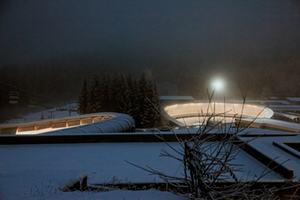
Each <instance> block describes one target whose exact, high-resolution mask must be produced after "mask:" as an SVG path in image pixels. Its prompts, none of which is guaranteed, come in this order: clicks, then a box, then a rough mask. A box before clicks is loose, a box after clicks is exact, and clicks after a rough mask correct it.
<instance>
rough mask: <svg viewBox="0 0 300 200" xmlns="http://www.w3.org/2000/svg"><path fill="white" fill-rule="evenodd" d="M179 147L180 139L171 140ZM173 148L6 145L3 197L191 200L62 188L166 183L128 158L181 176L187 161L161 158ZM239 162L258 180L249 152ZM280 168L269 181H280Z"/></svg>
mask: <svg viewBox="0 0 300 200" xmlns="http://www.w3.org/2000/svg"><path fill="white" fill-rule="evenodd" d="M170 144H171V145H172V146H173V147H175V148H176V149H178V148H180V145H179V144H178V143H170ZM162 148H164V149H166V150H168V151H169V152H171V153H172V150H170V148H169V147H168V146H167V145H166V144H165V143H92V144H37V145H1V146H0V159H1V164H0V196H1V197H2V199H175V200H176V199H185V198H184V197H182V196H178V195H174V194H172V193H166V192H161V191H156V190H150V191H122V190H116V191H111V192H98V193H95V192H62V191H61V190H59V188H63V187H65V186H66V185H67V184H68V183H69V182H70V180H74V179H75V180H76V179H77V178H78V177H79V176H80V175H81V174H87V175H88V184H93V183H109V182H110V181H112V180H117V181H122V182H125V183H126V182H133V183H139V182H141V183H143V182H161V180H160V178H159V177H157V176H153V175H149V173H148V172H145V171H143V170H141V169H139V168H136V167H134V166H132V165H130V164H128V163H127V162H126V160H127V161H129V162H132V163H134V164H136V165H139V166H142V167H146V166H150V167H152V168H153V169H155V170H157V171H160V172H164V173H166V174H169V175H174V176H180V174H181V173H182V171H183V168H182V166H181V164H180V163H179V162H178V161H176V160H174V159H171V158H166V157H160V156H159V154H160V152H161V149H162ZM236 162H237V163H238V164H241V163H242V164H244V172H241V173H239V174H237V175H238V177H241V176H244V177H245V179H252V178H253V176H254V175H255V174H257V175H260V173H261V172H262V171H263V170H264V168H265V167H264V166H263V165H262V164H261V163H259V162H258V161H257V160H255V159H254V158H252V157H251V156H249V155H248V154H246V153H243V152H242V153H241V154H239V156H238V158H237V161H236ZM278 179H281V177H280V176H279V175H277V174H275V173H270V174H268V175H267V176H266V177H265V179H264V181H271V180H278Z"/></svg>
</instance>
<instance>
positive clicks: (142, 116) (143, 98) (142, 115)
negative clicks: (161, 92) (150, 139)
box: [138, 73, 151, 128]
mask: <svg viewBox="0 0 300 200" xmlns="http://www.w3.org/2000/svg"><path fill="white" fill-rule="evenodd" d="M138 88H139V105H140V109H139V113H138V120H139V126H140V127H143V128H146V127H147V126H148V124H149V123H150V121H149V117H148V115H149V110H150V109H151V108H150V103H149V101H148V100H147V97H148V96H149V94H148V92H149V86H148V82H147V79H146V74H145V73H143V74H142V76H141V78H140V80H139V82H138Z"/></svg>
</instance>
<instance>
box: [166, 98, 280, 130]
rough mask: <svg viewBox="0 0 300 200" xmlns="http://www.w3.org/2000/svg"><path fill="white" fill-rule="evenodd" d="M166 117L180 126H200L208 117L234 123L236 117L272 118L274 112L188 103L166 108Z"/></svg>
mask: <svg viewBox="0 0 300 200" xmlns="http://www.w3.org/2000/svg"><path fill="white" fill-rule="evenodd" d="M164 111H165V113H166V117H167V118H168V119H169V120H170V121H171V122H173V123H174V124H176V125H178V126H186V125H199V124H202V123H203V121H205V120H207V119H208V117H210V116H213V117H212V118H211V121H221V120H223V123H231V122H234V118H235V117H241V116H242V117H247V118H271V117H272V116H273V115H274V112H273V111H272V110H271V109H270V108H266V107H264V106H259V105H248V104H244V105H243V104H237V103H214V102H213V103H187V104H176V105H171V106H166V107H165V108H164Z"/></svg>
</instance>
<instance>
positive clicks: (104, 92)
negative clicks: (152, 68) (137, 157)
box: [78, 73, 160, 128]
mask: <svg viewBox="0 0 300 200" xmlns="http://www.w3.org/2000/svg"><path fill="white" fill-rule="evenodd" d="M158 109H160V106H159V97H158V94H157V88H156V84H155V83H154V81H153V79H152V78H150V77H147V76H146V74H145V73H143V74H142V75H141V76H140V78H139V79H138V80H134V79H133V78H132V76H131V74H129V75H127V76H124V75H123V74H120V75H117V76H114V77H112V78H111V77H110V75H108V74H106V75H103V76H102V77H99V76H95V77H94V79H93V81H92V83H88V82H87V80H86V79H85V80H84V83H83V86H82V89H81V93H80V95H79V101H78V111H79V113H80V114H87V113H97V112H118V113H125V114H128V115H130V116H132V117H133V118H134V120H135V122H136V127H139V128H149V127H156V126H158V125H159V122H160V114H159V112H158Z"/></svg>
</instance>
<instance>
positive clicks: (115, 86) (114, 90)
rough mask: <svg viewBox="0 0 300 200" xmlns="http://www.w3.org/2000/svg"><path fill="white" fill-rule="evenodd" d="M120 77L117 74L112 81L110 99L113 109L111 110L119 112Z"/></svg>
mask: <svg viewBox="0 0 300 200" xmlns="http://www.w3.org/2000/svg"><path fill="white" fill-rule="evenodd" d="M119 93H120V90H119V79H118V76H115V77H114V78H113V80H112V83H111V89H110V101H111V105H112V107H111V111H110V112H119V108H118V104H119V97H118V95H119Z"/></svg>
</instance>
